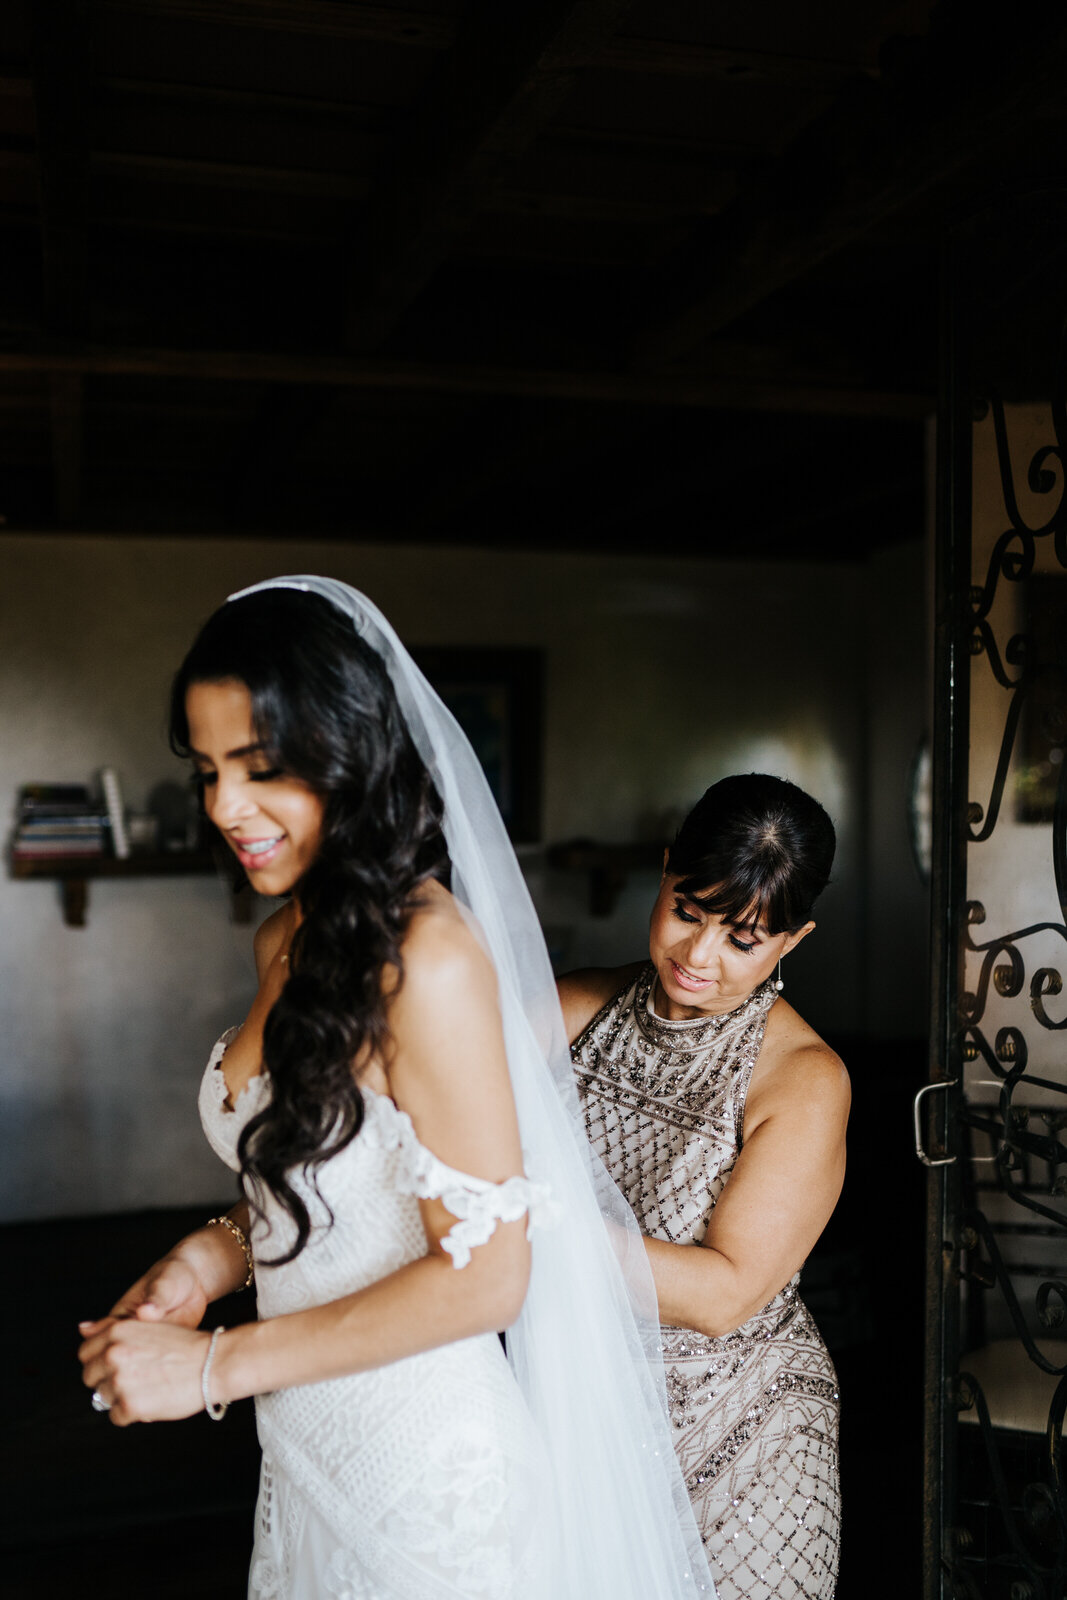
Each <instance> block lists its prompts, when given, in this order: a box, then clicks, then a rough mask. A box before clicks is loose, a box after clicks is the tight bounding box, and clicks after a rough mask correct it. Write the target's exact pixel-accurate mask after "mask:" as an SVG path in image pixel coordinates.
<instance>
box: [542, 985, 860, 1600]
mask: <svg viewBox="0 0 1067 1600" xmlns="http://www.w3.org/2000/svg"><path fill="white" fill-rule="evenodd" d="M654 984H655V969H654V968H653V967H651V966H647V967H645V968H644V970H643V971H642V972H641V974H640V975H639V977H638V978H637V979H636V981H635V982H633V983H631V984H630V985H628V986H627V988H625V989H624V990H622V992H621V993H619V994H617V995H616V996H615V997H614V998H613V999H612V1000H610V1001H609V1002H608V1004H607V1005H606V1006H604V1008H603V1010H602V1011H600V1012H599V1013H598V1014H597V1016H595V1017H594V1018H593V1020H592V1022H591V1023H590V1024H589V1026H588V1027H587V1028H586V1030H585V1032H584V1033H583V1034H582V1035H581V1036H580V1037H579V1038H578V1039H577V1041H576V1042H575V1044H574V1047H573V1051H572V1054H573V1057H574V1068H575V1077H576V1080H577V1085H578V1094H579V1097H580V1099H581V1102H582V1106H583V1109H584V1112H585V1124H586V1128H587V1129H588V1132H589V1138H590V1142H591V1143H592V1145H593V1148H594V1149H595V1150H596V1152H597V1154H598V1155H599V1156H600V1158H601V1160H602V1161H603V1162H604V1165H605V1166H606V1167H607V1169H608V1171H609V1172H610V1174H611V1176H612V1177H613V1178H614V1180H615V1182H616V1183H617V1184H618V1186H619V1188H620V1189H621V1190H622V1192H623V1194H624V1195H625V1196H626V1198H627V1200H628V1201H629V1202H630V1205H631V1207H632V1208H633V1211H634V1214H635V1216H636V1217H637V1221H638V1224H639V1226H640V1227H641V1228H642V1229H643V1230H644V1232H645V1233H648V1234H652V1235H653V1236H654V1237H656V1238H658V1239H665V1240H667V1241H668V1242H669V1243H671V1244H681V1245H685V1244H696V1243H699V1242H700V1241H701V1240H702V1239H703V1238H704V1235H705V1234H706V1232H707V1229H708V1223H709V1221H710V1219H711V1215H712V1212H713V1210H714V1208H715V1204H716V1201H717V1200H718V1198H719V1196H720V1195H721V1194H722V1191H723V1189H724V1187H725V1185H726V1183H727V1181H728V1180H729V1177H730V1174H731V1172H732V1171H733V1169H734V1165H735V1163H736V1161H737V1157H738V1155H739V1153H740V1150H741V1141H742V1136H743V1133H744V1116H745V1100H746V1097H747V1095H748V1087H749V1083H750V1082H751V1079H752V1069H753V1068H754V1067H755V1065H756V1061H757V1060H758V1058H759V1053H760V1047H761V1046H762V1044H763V1034H764V1029H765V1027H766V1023H767V1015H768V1012H769V1011H770V1009H771V1006H772V1005H773V1004H774V1002H775V1000H776V999H777V992H776V990H775V987H774V984H773V982H770V981H768V982H767V983H764V984H761V985H760V987H759V988H758V989H755V990H754V991H753V992H752V994H750V995H749V997H748V999H747V1000H745V1001H744V1002H743V1003H742V1004H741V1005H740V1006H738V1007H737V1008H736V1010H734V1011H730V1012H727V1013H726V1014H725V1015H724V1016H718V1017H700V1018H697V1019H696V1020H694V1021H688V1022H670V1021H668V1020H667V1019H666V1018H665V1017H661V1016H658V1015H657V1013H656V1010H655V1007H654V1004H653V1001H652V996H653V993H654ZM798 1277H799V1274H798V1276H797V1277H794V1278H793V1279H792V1280H791V1281H790V1282H789V1283H787V1284H786V1285H785V1287H784V1288H782V1289H780V1290H779V1292H778V1293H777V1294H776V1295H775V1296H774V1298H773V1299H772V1300H770V1301H769V1302H768V1303H767V1305H765V1306H764V1307H763V1309H762V1311H758V1312H757V1313H756V1315H755V1316H753V1317H750V1318H749V1319H748V1321H747V1322H745V1323H743V1324H742V1326H741V1327H739V1328H735V1329H734V1330H733V1331H732V1332H730V1333H725V1334H722V1335H719V1336H716V1337H712V1336H711V1335H709V1334H705V1333H698V1332H695V1331H694V1330H693V1329H691V1328H672V1327H664V1328H663V1330H662V1345H661V1348H662V1351H663V1364H664V1368H665V1371H666V1375H667V1397H668V1400H669V1402H670V1414H671V1421H672V1423H673V1426H674V1438H675V1448H676V1450H677V1452H678V1458H679V1461H680V1462H681V1465H682V1470H683V1472H684V1474H685V1481H686V1488H687V1489H688V1491H689V1496H690V1499H691V1501H692V1504H693V1510H694V1512H695V1514H696V1518H697V1523H698V1525H699V1527H700V1531H701V1536H702V1537H703V1540H704V1544H705V1548H706V1550H707V1553H708V1559H709V1562H710V1564H711V1568H712V1573H713V1575H714V1578H715V1585H716V1591H717V1594H718V1597H719V1600H832V1596H833V1593H834V1584H835V1576H836V1570H837V1541H838V1528H839V1512H838V1505H839V1494H838V1469H837V1406H838V1396H837V1378H836V1374H835V1372H834V1369H833V1364H832V1362H831V1361H830V1358H829V1356H828V1354H827V1351H826V1347H825V1345H824V1344H823V1342H822V1340H821V1339H820V1338H819V1333H818V1329H817V1328H816V1327H815V1324H814V1322H813V1321H812V1319H811V1316H810V1314H809V1312H808V1310H807V1308H806V1306H805V1305H804V1303H803V1301H802V1300H801V1299H800V1296H799V1294H798V1292H797V1283H798Z"/></svg>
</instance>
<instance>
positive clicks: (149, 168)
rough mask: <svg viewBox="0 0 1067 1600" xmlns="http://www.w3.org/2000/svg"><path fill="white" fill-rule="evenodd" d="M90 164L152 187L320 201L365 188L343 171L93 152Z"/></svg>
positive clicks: (352, 196)
mask: <svg viewBox="0 0 1067 1600" xmlns="http://www.w3.org/2000/svg"><path fill="white" fill-rule="evenodd" d="M91 168H92V172H93V174H94V175H95V176H100V177H107V178H132V179H134V180H140V181H142V182H145V183H150V184H153V185H154V184H160V183H182V184H190V185H193V186H195V187H197V188H205V189H238V190H240V191H241V192H242V193H244V194H296V195H312V196H316V197H318V198H320V199H325V200H352V199H356V198H358V197H359V196H360V195H361V194H363V193H364V192H365V191H366V187H367V185H366V182H365V181H364V180H362V179H361V178H359V177H358V176H353V175H351V174H349V173H347V172H308V171H304V170H301V169H299V168H295V167H259V166H251V165H234V164H230V163H226V162H221V161H190V160H186V159H184V158H181V157H177V156H162V155H139V154H128V153H127V152H125V151H121V152H120V151H110V150H100V151H94V153H93V155H92V158H91Z"/></svg>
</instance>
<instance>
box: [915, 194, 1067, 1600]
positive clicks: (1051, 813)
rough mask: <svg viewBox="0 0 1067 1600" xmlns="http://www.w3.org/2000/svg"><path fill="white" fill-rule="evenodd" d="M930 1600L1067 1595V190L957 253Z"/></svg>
mask: <svg viewBox="0 0 1067 1600" xmlns="http://www.w3.org/2000/svg"><path fill="white" fill-rule="evenodd" d="M944 278H945V299H944V306H943V326H944V369H943V382H942V406H941V412H940V416H939V505H938V576H937V589H938V598H937V637H936V651H935V653H936V660H935V707H936V710H935V729H934V745H935V761H934V818H935V830H936V832H935V839H934V878H933V904H934V951H933V957H934V975H935V995H934V1005H933V1027H932V1033H931V1039H932V1048H931V1070H930V1079H929V1082H928V1084H927V1086H926V1088H925V1089H924V1090H923V1091H921V1095H920V1097H919V1099H917V1101H916V1126H915V1136H916V1146H917V1153H918V1154H919V1155H920V1158H921V1159H922V1160H924V1161H925V1162H926V1164H927V1165H928V1166H929V1167H930V1190H929V1209H928V1227H927V1246H928V1248H927V1300H928V1311H927V1371H926V1406H927V1417H926V1541H925V1543H926V1548H925V1561H924V1575H925V1585H924V1588H925V1596H926V1600H964V1597H966V1600H979V1597H981V1600H1064V1597H1065V1595H1067V1486H1065V1483H1064V1478H1063V1459H1062V1455H1063V1452H1062V1437H1061V1435H1062V1428H1063V1421H1064V1413H1065V1409H1067V1377H1065V1376H1064V1375H1065V1374H1067V1322H1065V1316H1067V1143H1065V1142H1064V1138H1063V1131H1064V1129H1065V1128H1067V994H1064V993H1063V992H1062V991H1063V973H1064V971H1065V964H1067V493H1065V481H1067V340H1065V337H1064V327H1065V316H1067V196H1064V195H1061V194H1051V193H1046V194H1043V195H1040V196H1029V197H1027V199H1026V200H1025V201H1016V202H1013V203H1012V204H1011V205H1000V206H998V207H996V208H991V209H990V210H989V211H987V212H986V213H985V214H984V215H983V216H982V217H981V218H979V219H976V220H973V221H971V222H969V223H968V224H967V225H966V226H965V227H961V228H959V229H958V230H956V232H955V235H954V237H953V239H952V242H951V244H950V246H949V247H948V250H947V260H946V268H945V274H944Z"/></svg>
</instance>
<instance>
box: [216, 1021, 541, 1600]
mask: <svg viewBox="0 0 1067 1600" xmlns="http://www.w3.org/2000/svg"><path fill="white" fill-rule="evenodd" d="M230 1038H232V1033H231V1034H225V1035H223V1038H222V1039H220V1040H219V1043H218V1044H217V1045H216V1047H215V1049H214V1050H213V1051H212V1054H211V1059H210V1061H209V1063H208V1068H207V1071H206V1073H205V1074H204V1079H203V1084H202V1086H201V1091H200V1115H201V1120H202V1122H203V1125H204V1131H205V1132H206V1134H207V1137H208V1139H209V1141H210V1143H211V1145H212V1147H213V1148H214V1150H215V1152H216V1154H218V1155H219V1156H220V1157H221V1158H222V1160H223V1161H225V1162H226V1163H227V1165H229V1166H231V1167H233V1168H234V1169H236V1168H237V1166H238V1161H237V1154H236V1146H237V1139H238V1136H239V1134H240V1132H241V1129H242V1127H243V1126H244V1125H245V1123H246V1122H247V1121H248V1120H249V1118H250V1117H252V1116H253V1115H255V1113H256V1112H257V1111H259V1110H260V1109H261V1108H262V1106H263V1105H264V1103H265V1101H266V1098H267V1096H268V1095H269V1080H268V1079H267V1078H265V1077H262V1076H261V1077H258V1078H253V1079H252V1081H251V1083H250V1084H249V1085H248V1087H247V1088H246V1089H245V1090H244V1092H243V1093H242V1094H241V1095H240V1097H239V1099H238V1101H237V1104H236V1107H235V1109H234V1110H229V1109H227V1106H226V1098H227V1090H226V1080H225V1078H224V1076H223V1073H222V1071H221V1062H222V1057H223V1054H224V1052H225V1048H226V1045H227V1043H228V1042H229V1040H230ZM363 1094H364V1099H365V1105H366V1120H365V1121H364V1124H363V1127H362V1128H361V1129H360V1132H359V1134H358V1135H357V1136H356V1138H355V1139H353V1140H352V1142H351V1143H350V1144H349V1145H348V1146H347V1147H346V1148H345V1149H344V1150H343V1151H341V1153H340V1154H339V1155H337V1156H334V1157H333V1158H332V1159H331V1160H329V1161H327V1162H325V1163H324V1164H323V1165H322V1166H321V1167H320V1168H319V1170H318V1181H319V1188H320V1190H321V1194H322V1201H325V1202H326V1203H327V1204H328V1205H329V1207H330V1209H331V1210H332V1212H333V1214H334V1218H335V1221H334V1225H333V1227H327V1226H326V1215H327V1214H326V1212H325V1210H324V1207H323V1204H322V1201H320V1200H317V1198H316V1196H315V1195H314V1193H313V1191H312V1190H311V1188H310V1186H309V1185H308V1184H306V1183H304V1184H301V1185H300V1189H301V1194H302V1197H303V1198H304V1200H305V1203H306V1204H307V1205H308V1207H309V1209H310V1210H311V1214H312V1217H313V1219H314V1222H315V1224H316V1226H315V1227H314V1229H313V1233H312V1237H311V1239H310V1241H309V1243H308V1244H307V1246H306V1247H305V1249H304V1250H303V1251H302V1252H301V1253H300V1255H299V1256H298V1257H297V1258H296V1260H295V1261H292V1262H289V1263H287V1264H286V1265H285V1266H281V1267H271V1266H267V1265H261V1264H260V1262H259V1260H258V1255H259V1252H260V1251H262V1253H263V1255H265V1256H267V1257H274V1256H278V1255H280V1254H282V1253H284V1251H285V1250H286V1249H287V1248H288V1246H289V1244H290V1242H291V1241H292V1239H293V1237H294V1234H295V1230H294V1227H293V1224H292V1222H291V1220H290V1219H289V1218H288V1216H287V1214H286V1213H285V1212H283V1211H282V1210H281V1208H280V1207H279V1206H278V1205H277V1204H276V1202H274V1201H273V1200H272V1199H271V1198H270V1197H269V1196H268V1197H267V1200H266V1205H265V1213H266V1221H267V1223H269V1225H270V1235H269V1242H268V1238H267V1226H266V1224H265V1223H264V1222H259V1223H257V1224H256V1225H255V1226H254V1227H253V1230H252V1246H253V1250H254V1251H256V1253H257V1265H256V1286H257V1292H258V1299H259V1315H260V1317H273V1316H279V1315H282V1314H284V1313H286V1312H290V1311H302V1310H304V1309H305V1308H307V1307H308V1306H315V1305H321V1304H324V1303H325V1302H327V1301H331V1300H337V1299H340V1298H341V1296H343V1295H347V1294H351V1293H353V1292H354V1291H355V1290H357V1289H362V1288H364V1287H366V1285H367V1284H370V1283H374V1282H376V1281H377V1280H378V1279H379V1278H384V1277H385V1276H387V1275H388V1274H389V1273H391V1272H395V1271H396V1270H397V1269H398V1268H399V1267H402V1266H404V1265H405V1264H406V1263H407V1262H409V1261H414V1260H417V1259H418V1258H419V1257H420V1256H422V1255H424V1254H425V1253H426V1235H425V1232H424V1231H423V1226H422V1219H421V1216H420V1213H419V1207H418V1198H419V1197H422V1198H424V1199H427V1198H439V1199H441V1200H443V1202H444V1204H445V1206H446V1207H447V1209H448V1210H449V1211H450V1212H452V1214H453V1215H455V1216H457V1218H458V1219H460V1220H458V1221H457V1222H456V1224H455V1226H454V1227H453V1228H452V1229H451V1231H450V1232H449V1234H448V1235H447V1236H446V1238H445V1240H444V1248H445V1249H446V1250H448V1251H449V1253H450V1254H451V1255H452V1258H453V1262H454V1265H455V1267H456V1268H457V1269H462V1267H463V1265H465V1263H466V1262H467V1261H468V1260H469V1259H470V1251H471V1250H472V1249H476V1248H477V1247H478V1245H479V1244H480V1243H482V1242H484V1241H485V1240H486V1239H488V1238H489V1236H490V1234H491V1233H492V1231H493V1229H494V1227H495V1226H496V1223H497V1221H498V1220H505V1221H511V1220H515V1219H517V1218H518V1217H521V1216H522V1215H523V1214H524V1213H525V1212H527V1211H528V1212H529V1214H530V1221H531V1224H533V1225H536V1224H537V1223H538V1221H541V1220H551V1216H550V1202H549V1200H548V1196H547V1192H546V1190H545V1188H544V1186H543V1185H539V1184H537V1183H534V1182H532V1181H530V1180H529V1179H528V1178H523V1177H515V1178H510V1179H509V1180H508V1181H507V1182H506V1183H503V1184H491V1183H487V1182H486V1181H485V1180H484V1179H480V1178H474V1177H470V1176H468V1175H466V1174H464V1173H459V1172H456V1171H455V1170H454V1169H452V1168H450V1167H446V1166H444V1165H443V1163H441V1162H440V1161H438V1160H437V1159H436V1158H435V1157H434V1156H433V1155H432V1154H431V1153H430V1152H429V1151H428V1150H426V1149H425V1147H424V1146H423V1145H421V1144H420V1143H419V1141H418V1139H417V1138H416V1135H415V1130H414V1128H413V1127H412V1125H411V1121H410V1119H409V1118H408V1117H407V1116H406V1115H405V1113H404V1112H402V1111H399V1110H398V1109H397V1107H396V1106H395V1105H394V1104H393V1102H392V1101H391V1100H389V1099H387V1098H385V1097H384V1096H382V1095H378V1094H375V1093H374V1092H373V1091H371V1090H366V1089H365V1090H363ZM256 1420H257V1425H258V1429H259V1438H260V1443H261V1445H262V1447H263V1465H262V1469H261V1477H260V1493H259V1504H258V1507H257V1512H256V1528H255V1549H254V1553H253V1558H252V1566H251V1572H250V1578H249V1596H250V1600H456V1597H459V1596H462V1597H463V1600H467V1597H476V1600H527V1597H529V1596H535V1595H541V1594H543V1593H544V1588H543V1583H542V1572H541V1566H540V1563H541V1562H543V1560H544V1558H545V1554H546V1551H545V1540H544V1537H543V1535H544V1529H545V1523H544V1520H543V1516H542V1512H541V1499H540V1497H541V1496H542V1495H543V1494H544V1493H545V1490H546V1485H547V1483H548V1476H547V1473H546V1466H545V1461H544V1457H543V1452H542V1449H541V1445H540V1440H539V1437H538V1433H537V1429H536V1428H535V1426H534V1424H533V1421H532V1419H531V1417H530V1414H529V1411H528V1409H527V1406H526V1402H525V1401H524V1399H523V1397H522V1395H521V1393H520V1391H519V1387H518V1384H517V1383H516V1381H515V1378H514V1376H513V1375H512V1372H511V1369H510V1367H509V1366H508V1363H507V1360H506V1358H505V1356H504V1352H503V1350H502V1348H501V1345H500V1341H499V1339H498V1338H497V1336H496V1335H495V1334H492V1333H489V1334H483V1335H481V1336H479V1337H477V1338H473V1339H464V1340H460V1341H459V1342H457V1343H453V1344H448V1345H444V1346H442V1347H441V1348H439V1349H436V1350H430V1351H427V1352H426V1353H425V1354H422V1355H416V1356H409V1357H407V1358H405V1359H404V1360H401V1361H396V1362H393V1363H391V1364H390V1365H389V1366H385V1367H379V1368H376V1369H374V1370H373V1371H370V1372H361V1373H356V1374H354V1375H352V1376H350V1377H345V1378H336V1379H332V1380H329V1381H327V1382H321V1383H312V1384H305V1385H303V1386H301V1387H299V1388H292V1389H281V1390H279V1391H278V1392H277V1393H275V1394H267V1395H260V1396H258V1397H257V1399H256Z"/></svg>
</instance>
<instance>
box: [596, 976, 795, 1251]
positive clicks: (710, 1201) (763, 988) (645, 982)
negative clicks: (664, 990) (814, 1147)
mask: <svg viewBox="0 0 1067 1600" xmlns="http://www.w3.org/2000/svg"><path fill="white" fill-rule="evenodd" d="M655 977H656V973H655V968H654V967H652V966H651V965H649V966H647V967H646V968H645V969H644V971H643V972H642V973H641V974H640V976H639V977H638V978H637V979H636V980H635V982H634V983H633V984H631V985H630V986H629V987H628V988H627V989H625V990H624V991H623V992H622V993H621V994H619V995H617V996H616V997H615V998H614V999H613V1000H611V1001H609V1002H608V1004H607V1005H606V1006H604V1008H603V1009H602V1010H601V1011H600V1012H599V1013H598V1015H597V1016H595V1017H594V1018H593V1020H592V1022H591V1023H590V1024H589V1026H588V1027H587V1028H586V1030H585V1032H584V1033H583V1034H581V1035H580V1037H579V1038H578V1039H577V1040H576V1041H575V1044H574V1047H573V1050H572V1055H573V1058H574V1065H575V1072H576V1075H577V1081H578V1092H579V1095H580V1096H581V1099H582V1102H583V1105H584V1108H585V1119H586V1127H587V1129H588V1132H589V1138H590V1142H591V1143H592V1145H593V1148H594V1149H595V1150H596V1152H597V1154H598V1155H599V1156H600V1157H601V1159H602V1160H603V1162H604V1164H605V1165H606V1167H607V1169H608V1171H609V1172H610V1173H611V1176H612V1177H613V1178H614V1180H615V1182H616V1183H617V1184H618V1186H619V1188H620V1189H621V1190H622V1192H623V1194H624V1195H625V1196H626V1199H627V1200H628V1201H629V1203H630V1205H631V1206H632V1208H633V1211H634V1214H635V1216H636V1217H637V1220H638V1222H639V1223H640V1225H641V1227H642V1228H643V1230H644V1231H645V1232H646V1233H649V1234H652V1235H653V1236H654V1237H655V1238H657V1239H666V1240H667V1241H668V1242H670V1243H672V1244H692V1243H697V1242H699V1240H701V1239H702V1238H703V1237H704V1234H705V1232H706V1231H707V1226H708V1221H709V1219H710V1216H711V1212H712V1209H713V1207H714V1205H715V1202H716V1200H717V1199H718V1198H719V1195H720V1194H721V1193H722V1190H723V1186H724V1184H725V1183H726V1180H727V1178H728V1177H729V1175H730V1172H731V1170H732V1169H733V1165H734V1162H735V1161H736V1160H737V1156H738V1152H739V1151H740V1148H741V1135H742V1126H743V1119H744V1112H745V1096H746V1094H747V1092H748V1084H749V1080H750V1078H751V1076H752V1069H753V1067H754V1066H755V1064H756V1060H757V1057H758V1056H759V1052H760V1046H761V1045H762V1043H763V1032H764V1028H765V1026H766V1022H767V1013H768V1012H769V1011H770V1008H771V1006H772V1005H773V1004H774V1002H775V1000H776V999H777V998H778V995H777V991H776V990H775V987H774V984H773V983H772V982H770V981H768V982H767V983H764V984H761V985H760V987H759V988H758V989H755V990H754V991H753V992H752V994H750V995H749V996H748V998H747V999H746V1000H744V1001H743V1002H742V1004H741V1005H739V1006H738V1007H736V1009H735V1010H733V1011H729V1012H727V1013H725V1014H724V1015H722V1016H709V1017H698V1018H696V1019H695V1020H693V1021H686V1022H670V1021H668V1020H667V1019H666V1018H665V1017H661V1016H659V1015H658V1014H657V1013H656V1011H655V1010H654V1007H653V1003H652V993H653V987H654V984H655Z"/></svg>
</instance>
